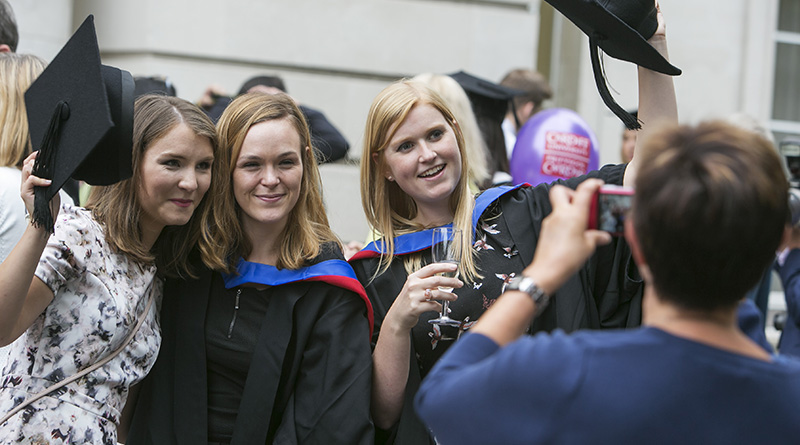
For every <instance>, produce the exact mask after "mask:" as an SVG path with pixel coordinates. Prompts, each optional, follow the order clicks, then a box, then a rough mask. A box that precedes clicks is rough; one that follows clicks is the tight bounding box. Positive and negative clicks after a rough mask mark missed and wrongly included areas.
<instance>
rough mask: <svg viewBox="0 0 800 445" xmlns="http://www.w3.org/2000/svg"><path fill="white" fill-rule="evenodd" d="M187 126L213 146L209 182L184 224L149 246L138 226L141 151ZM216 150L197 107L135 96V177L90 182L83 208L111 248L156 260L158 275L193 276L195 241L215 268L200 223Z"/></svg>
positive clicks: (214, 189)
mask: <svg viewBox="0 0 800 445" xmlns="http://www.w3.org/2000/svg"><path fill="white" fill-rule="evenodd" d="M180 124H185V125H186V126H187V127H189V128H190V129H191V130H192V131H193V132H194V133H195V134H196V135H198V136H202V137H205V138H207V139H208V140H209V142H210V143H211V147H212V149H213V150H214V159H215V161H214V163H213V164H212V167H211V186H210V187H209V189H208V191H207V192H206V196H205V197H204V198H203V200H202V201H200V204H199V205H198V206H197V209H195V211H194V214H193V215H192V218H191V219H190V220H189V222H188V223H187V224H184V225H183V226H175V227H166V228H164V230H162V231H161V234H160V235H159V237H158V240H157V241H156V244H155V245H154V246H153V249H149V248H148V247H147V246H145V244H144V242H143V240H142V231H141V228H140V226H139V224H140V221H141V218H142V207H141V205H140V204H139V200H138V199H137V196H138V189H139V186H140V184H141V182H142V173H141V169H142V166H141V163H142V159H143V158H144V153H145V151H147V149H148V148H150V146H152V144H154V143H155V142H156V141H158V140H159V139H161V138H162V137H164V136H165V135H166V134H167V133H169V132H170V131H171V130H172V129H173V128H175V127H176V126H178V125H180ZM219 151H220V150H219V149H218V145H217V137H216V133H215V131H214V124H213V122H211V119H209V118H208V116H206V115H205V114H204V113H203V111H202V110H200V108H198V107H197V106H196V105H194V104H192V103H190V102H187V101H185V100H183V99H178V98H176V97H169V96H162V95H155V94H152V95H145V96H141V97H139V98H138V99H136V103H135V104H134V112H133V152H132V167H133V176H132V177H131V178H128V179H126V180H124V181H120V182H118V183H116V184H113V185H109V186H94V187H92V191H91V193H90V195H89V201H88V202H87V203H86V208H87V209H91V211H92V216H93V217H94V219H95V220H96V221H98V222H99V223H101V224H102V225H103V227H104V230H105V239H106V242H107V243H108V244H109V245H110V246H111V247H112V249H114V250H116V251H119V252H122V253H125V254H126V255H128V256H130V257H132V258H133V259H135V260H136V261H139V262H143V263H151V262H153V261H155V263H156V265H157V266H158V268H159V273H163V274H166V275H178V276H183V275H188V276H194V274H193V273H192V270H191V267H190V264H189V253H190V252H191V250H192V249H193V248H194V247H195V245H198V247H199V248H200V253H201V255H202V260H203V262H204V263H206V265H207V266H209V267H213V266H214V265H216V264H218V263H220V260H219V259H216V258H214V256H213V252H209V251H208V249H204V248H203V247H204V245H203V243H200V241H201V240H209V239H210V234H209V231H208V226H207V225H205V224H203V223H202V219H203V218H202V215H208V214H209V213H211V210H212V208H211V206H210V201H211V200H210V199H209V197H210V196H214V195H217V194H219V191H218V187H219V183H220V182H222V181H220V180H219V176H220V173H219V171H220V170H221V169H220V167H219V166H218V161H217V159H219Z"/></svg>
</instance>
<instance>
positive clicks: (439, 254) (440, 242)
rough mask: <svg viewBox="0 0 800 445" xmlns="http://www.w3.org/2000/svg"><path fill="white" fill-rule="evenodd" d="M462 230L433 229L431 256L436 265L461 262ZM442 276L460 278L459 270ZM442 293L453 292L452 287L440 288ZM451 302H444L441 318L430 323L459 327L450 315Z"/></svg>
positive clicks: (450, 228) (452, 228)
mask: <svg viewBox="0 0 800 445" xmlns="http://www.w3.org/2000/svg"><path fill="white" fill-rule="evenodd" d="M462 236H463V235H462V233H461V229H457V228H454V227H437V228H435V229H433V240H432V241H433V243H432V244H431V256H432V259H433V262H434V263H454V264H459V263H460V262H461V239H462ZM439 275H441V276H445V277H449V278H455V277H456V276H458V270H454V271H452V272H445V273H441V274H439ZM439 290H440V291H442V292H453V288H452V287H439ZM449 303H450V302H449V301H447V300H442V313H441V314H439V318H434V319H433V320H429V321H428V322H429V323H433V324H438V325H445V326H458V325H459V322H458V320H453V319H452V318H450V316H449V315H448V312H450V311H449V310H448V306H449Z"/></svg>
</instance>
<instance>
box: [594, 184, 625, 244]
mask: <svg viewBox="0 0 800 445" xmlns="http://www.w3.org/2000/svg"><path fill="white" fill-rule="evenodd" d="M632 200H633V188H631V187H623V186H620V185H604V186H602V187H600V189H598V190H597V192H596V193H595V195H594V198H593V199H592V205H591V207H590V208H589V228H590V229H598V230H602V231H605V232H608V233H610V234H611V235H612V236H622V235H623V234H624V233H625V218H626V217H627V215H628V211H629V210H630V208H631V201H632Z"/></svg>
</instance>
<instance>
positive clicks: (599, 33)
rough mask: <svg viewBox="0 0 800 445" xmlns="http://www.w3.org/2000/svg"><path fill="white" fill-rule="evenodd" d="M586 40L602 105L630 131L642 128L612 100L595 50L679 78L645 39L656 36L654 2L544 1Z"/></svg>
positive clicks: (606, 0) (639, 0)
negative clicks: (568, 21) (566, 19)
mask: <svg viewBox="0 0 800 445" xmlns="http://www.w3.org/2000/svg"><path fill="white" fill-rule="evenodd" d="M546 1H547V3H550V5H552V6H553V7H554V8H555V9H557V10H558V11H560V12H561V13H562V14H564V16H565V17H566V18H568V19H569V20H570V21H572V22H573V23H574V24H575V25H576V26H578V28H580V29H581V31H583V32H584V33H586V35H588V36H589V52H590V54H591V58H592V70H593V71H594V79H595V83H596V84H597V90H598V91H599V92H600V97H602V99H603V102H604V103H605V104H606V106H607V107H608V108H609V109H610V110H611V111H613V112H614V114H616V115H617V117H619V118H620V120H622V122H623V123H624V124H625V126H626V127H627V128H629V129H631V130H636V129H639V128H641V125H640V124H639V121H638V120H637V118H635V117H632V116H631V115H630V113H628V112H627V111H625V109H623V108H622V107H621V106H620V105H619V104H617V102H616V101H615V100H614V98H613V97H611V93H609V91H608V87H607V86H606V82H605V78H604V76H603V70H602V67H601V65H600V58H599V55H598V52H599V50H598V47H599V48H602V50H603V51H604V52H605V53H606V54H608V55H609V56H611V57H613V58H615V59H620V60H625V61H627V62H633V63H635V64H637V65H639V66H642V67H644V68H647V69H650V70H653V71H658V72H659V73H663V74H668V75H671V76H678V75H680V74H681V70H680V69H678V68H676V67H675V66H674V65H672V64H670V63H669V62H668V61H667V59H665V58H664V57H663V56H662V55H661V54H660V53H659V52H658V51H657V50H656V49H655V48H653V46H652V45H650V44H649V43H647V39H649V38H650V37H652V36H653V34H655V32H656V29H657V28H658V18H657V16H656V14H657V11H656V7H655V2H654V1H653V0H546Z"/></svg>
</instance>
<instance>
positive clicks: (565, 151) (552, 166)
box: [511, 108, 600, 185]
mask: <svg viewBox="0 0 800 445" xmlns="http://www.w3.org/2000/svg"><path fill="white" fill-rule="evenodd" d="M599 163H600V157H599V155H598V152H597V138H595V136H594V132H592V130H591V129H590V128H589V125H587V124H586V121H584V120H583V119H582V118H581V117H580V116H579V115H578V113H576V112H574V111H572V110H568V109H566V108H551V109H548V110H544V111H540V112H539V113H536V114H535V115H534V116H533V117H532V118H530V119H528V122H526V123H525V124H524V125H523V126H522V128H521V129H520V131H519V134H517V142H516V144H514V152H513V154H512V155H511V177H512V178H513V179H514V183H515V184H519V183H521V182H527V183H529V184H531V185H536V184H540V183H542V182H553V181H556V180H558V179H568V178H573V177H575V176H580V175H584V174H586V173H588V172H590V171H592V170H597V168H598V165H599Z"/></svg>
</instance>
